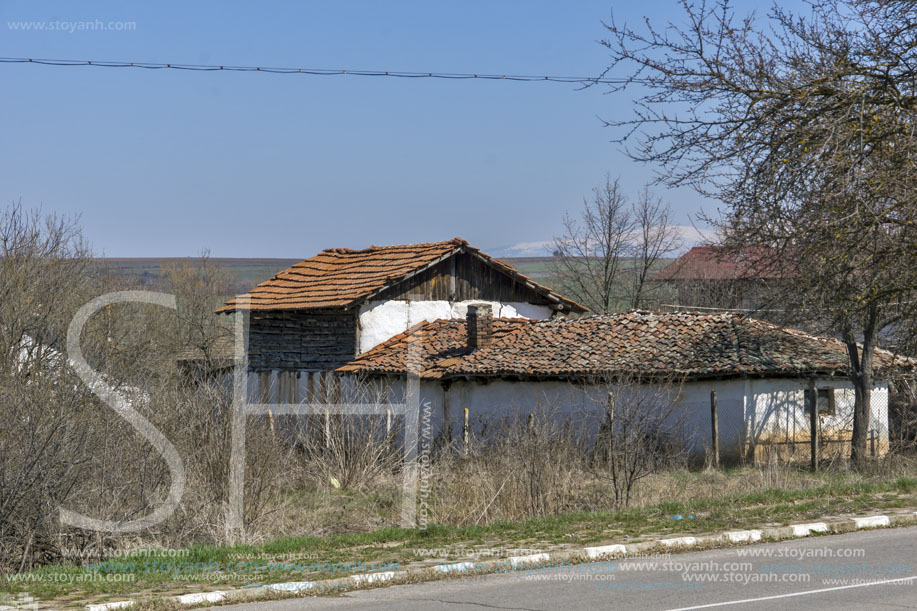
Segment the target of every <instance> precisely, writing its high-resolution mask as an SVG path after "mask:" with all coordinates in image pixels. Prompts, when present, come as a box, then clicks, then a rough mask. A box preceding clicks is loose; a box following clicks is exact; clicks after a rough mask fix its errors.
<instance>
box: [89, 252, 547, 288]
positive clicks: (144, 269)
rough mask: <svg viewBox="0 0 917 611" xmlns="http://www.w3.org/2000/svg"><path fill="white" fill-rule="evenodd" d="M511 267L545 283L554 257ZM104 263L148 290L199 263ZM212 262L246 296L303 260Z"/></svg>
mask: <svg viewBox="0 0 917 611" xmlns="http://www.w3.org/2000/svg"><path fill="white" fill-rule="evenodd" d="M500 260H501V261H503V262H504V263H506V264H507V265H510V266H512V267H515V268H516V269H518V270H519V271H520V272H522V273H523V274H525V275H527V276H529V277H531V278H538V279H539V281H543V280H544V279H545V278H547V277H549V276H550V275H551V274H550V268H549V263H550V261H551V257H507V258H504V259H500ZM100 261H101V262H103V263H104V264H106V265H108V266H109V267H111V268H112V269H113V270H114V271H115V273H117V274H118V275H122V276H124V277H129V278H135V279H139V280H140V282H141V283H142V284H143V285H145V286H154V285H155V284H156V283H157V282H158V280H159V275H160V273H161V270H162V266H163V264H166V263H175V262H182V261H186V262H188V263H192V264H193V263H195V262H196V261H198V258H197V257H161V258H159V257H150V258H146V257H143V258H140V257H137V258H134V257H127V258H104V259H100ZM210 261H211V262H212V263H214V264H216V265H219V266H220V267H222V268H224V269H225V270H227V271H228V272H229V273H230V274H232V276H233V277H234V278H235V279H236V289H237V292H240V293H242V292H245V291H247V290H248V289H250V288H252V287H253V286H255V285H256V284H258V283H259V282H264V281H265V280H267V279H269V278H270V277H271V276H273V275H274V274H276V273H277V272H280V271H283V270H285V269H286V268H288V267H290V266H291V265H293V264H294V263H299V262H300V261H302V259H270V258H264V259H243V258H238V259H236V258H216V257H214V258H211V259H210Z"/></svg>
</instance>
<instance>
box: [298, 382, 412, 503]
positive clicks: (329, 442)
mask: <svg viewBox="0 0 917 611" xmlns="http://www.w3.org/2000/svg"><path fill="white" fill-rule="evenodd" d="M339 382H340V380H337V381H336V382H335V383H339ZM349 384H350V385H349V387H348V389H347V393H346V394H347V400H348V401H350V402H353V403H359V404H361V405H363V406H365V408H363V409H361V410H360V413H359V414H347V415H333V414H330V413H328V414H315V415H310V416H304V417H303V416H300V417H296V418H295V420H294V422H293V423H292V430H293V433H294V434H293V438H294V441H295V443H296V446H297V449H298V450H299V456H300V459H301V461H302V465H303V467H304V468H305V469H306V470H307V471H308V472H309V473H310V474H312V476H313V478H312V479H313V482H314V483H315V484H317V485H319V486H327V485H329V484H331V485H332V486H333V487H335V488H343V489H359V488H363V487H365V486H367V485H369V484H371V483H372V482H374V481H375V480H377V479H378V478H380V477H383V476H384V475H385V474H390V473H392V472H393V471H394V470H396V469H398V468H399V467H400V465H401V458H402V456H403V439H401V438H400V436H399V433H398V432H399V431H400V429H401V428H403V427H402V425H401V424H400V421H401V419H402V418H403V417H402V416H395V415H394V414H392V412H391V410H390V409H389V407H388V406H387V405H386V394H385V391H384V389H382V388H381V387H379V386H376V385H373V384H371V383H367V382H362V381H360V380H357V379H353V380H350V381H349ZM332 394H337V395H340V393H332Z"/></svg>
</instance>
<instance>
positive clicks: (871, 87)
mask: <svg viewBox="0 0 917 611" xmlns="http://www.w3.org/2000/svg"><path fill="white" fill-rule="evenodd" d="M681 4H682V13H683V15H684V16H685V18H686V19H685V21H684V23H685V24H686V25H684V26H676V25H672V24H671V23H670V24H667V25H666V26H664V27H662V28H654V27H653V25H652V24H648V25H647V27H646V29H645V30H639V31H638V30H636V29H633V28H631V27H628V26H626V25H618V24H616V23H611V24H610V25H608V28H609V32H610V39H609V40H607V41H605V43H604V44H605V45H606V46H607V48H608V49H609V50H610V52H611V59H612V63H611V66H610V68H609V70H622V69H623V70H625V71H626V74H625V77H626V78H625V80H626V83H625V84H624V85H622V86H620V87H618V88H617V89H618V90H623V89H627V88H629V87H631V86H633V85H637V84H638V83H639V86H640V87H641V88H645V89H644V91H645V93H641V94H640V96H639V97H638V98H637V99H636V101H635V103H634V115H633V116H632V117H629V118H626V119H624V120H621V121H609V122H608V124H609V125H611V126H614V127H617V128H619V129H620V130H621V136H620V140H621V141H622V142H624V143H625V144H626V147H627V151H628V152H629V154H630V155H631V156H632V157H633V158H634V159H637V160H640V161H644V162H650V163H654V164H657V165H658V166H659V167H661V168H662V172H663V175H662V176H663V179H664V180H665V181H666V182H667V183H668V184H669V185H672V186H678V185H683V186H685V185H686V186H692V187H694V188H695V189H696V190H697V191H699V192H700V193H702V194H706V195H708V196H711V197H713V198H716V199H718V200H720V201H722V202H723V203H724V204H725V211H724V215H723V216H722V218H718V219H712V220H713V221H714V222H716V223H718V225H719V227H720V228H721V230H722V232H723V233H724V235H725V240H726V242H725V243H726V245H727V246H731V247H733V248H735V249H736V250H739V249H741V248H745V247H748V246H763V247H766V248H767V249H768V252H769V253H771V254H770V256H769V260H768V262H767V263H768V266H769V269H770V270H771V271H772V272H774V271H776V272H777V273H779V275H782V276H784V277H792V278H794V282H791V283H786V287H785V288H786V290H781V291H779V292H777V293H775V295H774V300H775V302H779V304H780V307H781V308H784V309H786V310H787V317H786V320H787V321H793V320H795V321H797V324H798V323H799V322H802V323H805V324H807V325H808V326H811V327H815V328H817V329H819V330H822V331H827V332H833V333H835V334H837V335H838V336H839V337H841V338H842V339H843V341H844V342H845V343H846V345H847V349H848V353H849V356H850V372H851V373H850V377H851V381H852V383H853V385H854V387H855V390H856V407H855V418H854V426H853V443H852V452H851V456H852V458H853V459H854V461H855V462H860V461H861V460H862V459H863V458H865V456H866V441H867V426H868V415H869V409H870V402H871V396H870V393H871V389H872V385H873V379H874V376H873V355H874V350H875V348H876V346H877V344H878V339H879V337H880V333H882V331H883V330H884V329H888V328H891V327H893V326H895V325H897V324H898V323H900V322H901V321H902V320H904V319H906V318H910V317H912V315H913V310H914V307H915V305H914V304H915V303H917V276H915V275H914V274H912V273H910V272H909V271H908V273H902V270H914V269H917V250H915V249H914V248H913V244H914V243H915V242H917V200H915V198H914V197H913V193H914V186H915V177H917V173H915V170H917V168H915V159H917V139H915V127H917V121H915V119H917V116H915V112H917V90H915V82H917V80H915V76H917V69H915V68H914V66H915V65H917V29H915V28H914V27H913V24H914V23H915V22H917V5H915V4H914V3H913V2H905V1H902V0H819V1H815V2H811V3H809V8H810V9H811V11H810V12H808V13H807V14H806V15H796V14H792V13H791V12H789V11H787V10H784V9H782V8H780V7H779V6H776V5H775V6H774V7H773V8H772V9H771V10H770V12H769V13H768V14H767V16H766V18H764V19H762V20H757V19H756V17H754V16H752V15H750V16H747V17H744V18H736V17H735V15H734V12H733V9H732V7H731V5H730V3H729V2H728V0H719V1H717V2H716V3H713V2H710V3H707V2H699V3H694V2H691V1H689V0H682V2H681ZM673 23H674V22H673Z"/></svg>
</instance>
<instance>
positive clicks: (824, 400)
mask: <svg viewBox="0 0 917 611" xmlns="http://www.w3.org/2000/svg"><path fill="white" fill-rule="evenodd" d="M816 391H817V394H818V415H819V416H834V415H836V414H837V404H836V402H835V399H834V389H833V388H818V389H816ZM805 403H806V406H805V409H806V413H807V414H808V413H810V411H809V410H811V409H812V407H811V406H812V393H811V391H808V390H807V391H805Z"/></svg>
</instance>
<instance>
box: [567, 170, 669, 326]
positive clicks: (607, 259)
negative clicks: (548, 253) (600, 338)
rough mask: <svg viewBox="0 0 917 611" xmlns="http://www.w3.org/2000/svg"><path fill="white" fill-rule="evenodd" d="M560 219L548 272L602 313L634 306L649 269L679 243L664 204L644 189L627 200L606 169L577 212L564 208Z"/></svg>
mask: <svg viewBox="0 0 917 611" xmlns="http://www.w3.org/2000/svg"><path fill="white" fill-rule="evenodd" d="M563 224H564V233H563V235H561V236H559V237H557V238H555V239H554V252H555V257H554V259H553V269H552V272H553V275H554V276H555V278H557V281H558V282H559V288H560V289H562V290H563V291H565V292H568V293H570V294H572V295H575V296H576V297H577V298H578V299H579V300H581V301H582V302H583V303H584V305H586V306H587V307H588V308H589V309H590V310H593V311H595V312H599V313H603V314H607V313H609V312H615V311H617V310H620V309H622V308H624V309H626V308H627V307H633V308H637V307H640V305H641V304H642V302H643V300H644V297H645V290H646V286H647V280H648V279H649V275H650V272H651V270H652V269H653V267H654V266H655V265H656V263H657V262H658V261H659V259H660V258H662V257H665V256H666V255H667V254H669V253H671V252H673V251H674V250H676V249H678V248H679V247H680V245H681V243H680V240H679V237H678V234H677V231H676V229H675V227H674V226H673V225H672V224H671V211H670V209H669V207H668V206H667V205H665V204H663V203H662V201H661V200H660V199H658V198H656V197H654V196H653V195H652V194H651V193H650V191H649V189H644V190H643V191H642V192H641V194H640V196H639V197H638V198H637V200H636V201H635V202H634V203H633V204H632V205H631V204H629V203H628V198H627V196H626V195H624V193H623V192H622V189H621V185H620V183H619V181H618V179H615V180H612V179H611V177H610V176H608V175H606V177H605V183H604V184H603V185H602V186H600V187H596V188H594V189H593V190H592V199H587V200H584V201H583V209H582V212H581V214H580V216H579V218H576V217H572V216H570V215H569V214H567V215H565V216H564V221H563ZM625 274H629V275H630V276H631V278H630V279H629V280H628V279H627V278H626V277H625Z"/></svg>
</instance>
